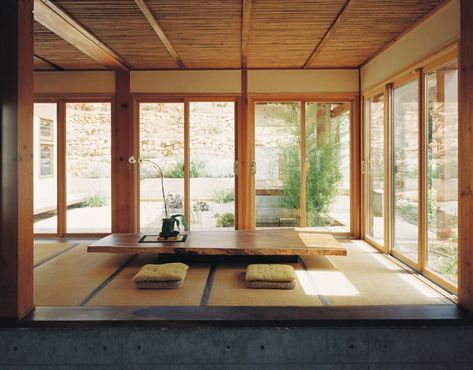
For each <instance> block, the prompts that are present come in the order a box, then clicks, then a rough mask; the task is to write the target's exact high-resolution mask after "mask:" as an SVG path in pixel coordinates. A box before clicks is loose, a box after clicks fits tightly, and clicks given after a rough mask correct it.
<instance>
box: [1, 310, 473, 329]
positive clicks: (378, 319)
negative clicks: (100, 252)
mask: <svg viewBox="0 0 473 370" xmlns="http://www.w3.org/2000/svg"><path fill="white" fill-rule="evenodd" d="M381 324H382V325H400V324H406V325H433V324H435V325H438V324H448V325H450V324H461V325H465V324H467V325H473V315H472V314H469V313H468V312H466V311H463V310H462V309H461V308H460V307H459V306H456V305H409V306H407V305H403V306H350V307H349V306H339V307H334V306H332V307H324V306H322V307H201V306H196V307H182V306H181V307H174V306H171V307H130V306H121V307H120V306H102V307H87V306H86V307H37V308H36V310H35V311H33V312H32V313H31V314H29V315H28V316H27V317H26V318H25V319H23V320H1V321H0V327H76V326H79V327H97V326H106V327H116V326H118V327H121V326H124V327H135V326H136V327H202V326H223V327H227V326H235V325H236V326H245V327H253V326H278V327H281V326H284V327H289V326H327V325H329V326H347V325H349V326H364V325H376V326H377V325H381Z"/></svg>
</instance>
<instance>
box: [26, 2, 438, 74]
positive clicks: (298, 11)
mask: <svg viewBox="0 0 473 370" xmlns="http://www.w3.org/2000/svg"><path fill="white" fill-rule="evenodd" d="M243 1H245V2H246V4H247V7H246V9H247V10H248V13H247V17H249V18H246V19H249V23H247V24H248V25H249V26H248V27H247V29H246V32H247V35H248V37H247V39H246V40H247V41H243V42H244V43H246V42H247V44H246V45H245V47H243V50H247V52H246V59H245V60H246V65H247V68H249V69H252V68H255V69H259V68H261V69H264V68H294V69H300V68H303V67H304V66H305V67H306V68H322V67H328V68H337V67H358V66H359V65H360V64H362V63H363V62H364V61H365V60H367V59H368V58H369V57H371V56H372V55H373V54H374V53H376V52H377V51H378V50H379V49H381V48H382V47H383V46H384V45H386V44H388V43H389V42H390V41H392V40H393V39H394V38H396V37H397V36H398V35H399V34H401V33H402V32H403V31H405V30H406V29H407V28H409V27H410V26H412V25H413V24H415V23H416V22H417V21H419V20H420V19H421V18H422V17H424V16H425V15H426V14H428V13H429V12H430V11H432V10H433V9H434V8H435V7H436V6H438V5H439V4H440V3H443V1H442V0H396V1H392V0H351V1H347V0H291V1H288V0H200V1H199V0H179V1H176V0H136V1H135V0H108V1H107V0H81V1H77V0H52V1H49V3H50V4H53V5H57V6H58V7H59V9H60V10H61V11H63V12H64V13H65V14H66V15H67V16H69V17H71V18H72V19H73V20H74V21H76V22H77V24H78V25H79V27H82V29H84V30H86V31H87V32H88V33H89V34H91V35H92V36H93V37H95V39H96V40H98V41H99V42H100V43H101V44H103V45H105V46H106V47H108V49H109V50H111V52H112V53H114V55H115V56H116V57H118V58H119V59H120V60H121V61H122V62H124V64H125V65H126V66H127V67H129V68H130V69H132V70H139V69H178V68H186V69H239V68H241V66H242V60H243V59H244V58H243V56H242V18H243V6H242V2H243ZM37 2H44V3H48V2H47V1H45V0H35V3H37ZM139 3H141V4H139ZM139 5H140V6H139ZM143 8H145V9H144V10H143ZM146 11H149V12H150V14H151V21H150V20H149V19H147V18H146V17H145V15H144V14H145V12H146ZM153 23H154V25H153ZM157 30H158V31H157ZM160 31H162V33H161V34H159V32H160ZM243 31H244V30H243ZM56 33H58V32H57V30H56ZM79 34H80V32H79ZM59 36H61V35H59ZM59 36H58V35H56V34H54V33H53V32H51V31H50V30H48V29H47V28H46V27H44V26H42V25H41V24H39V23H37V22H36V23H35V68H36V69H39V70H50V69H65V70H74V69H84V70H89V69H103V68H107V65H106V63H100V61H97V58H95V60H94V59H92V57H89V56H88V55H86V54H85V53H84V52H83V51H81V50H79V49H78V48H76V47H75V46H73V45H72V44H70V43H68V42H66V41H64V40H63V39H61V37H59ZM64 38H67V37H64ZM82 50H83V49H82ZM89 55H92V54H89ZM95 55H96V54H95ZM108 67H110V66H108Z"/></svg>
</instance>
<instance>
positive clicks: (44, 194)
mask: <svg viewBox="0 0 473 370" xmlns="http://www.w3.org/2000/svg"><path fill="white" fill-rule="evenodd" d="M33 116H34V118H33V130H34V131H33V139H34V147H33V148H34V150H33V156H34V159H35V160H34V166H33V179H34V209H33V210H34V233H35V234H56V233H57V226H58V219H57V185H58V180H57V177H58V171H57V149H58V141H57V103H35V104H34V113H33Z"/></svg>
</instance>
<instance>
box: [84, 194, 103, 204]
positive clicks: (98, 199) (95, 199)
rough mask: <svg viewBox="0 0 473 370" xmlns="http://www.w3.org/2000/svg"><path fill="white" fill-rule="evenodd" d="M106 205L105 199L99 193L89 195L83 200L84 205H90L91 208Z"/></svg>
mask: <svg viewBox="0 0 473 370" xmlns="http://www.w3.org/2000/svg"><path fill="white" fill-rule="evenodd" d="M106 205H107V200H106V199H105V197H104V196H103V195H102V194H100V193H96V194H93V195H89V196H88V197H87V199H86V200H85V201H84V202H83V206H84V207H91V208H100V207H104V206H106Z"/></svg>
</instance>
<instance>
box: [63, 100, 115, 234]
mask: <svg viewBox="0 0 473 370" xmlns="http://www.w3.org/2000/svg"><path fill="white" fill-rule="evenodd" d="M110 113H111V104H110V103H67V104H66V179H67V186H66V188H67V191H66V202H67V214H66V225H67V232H68V233H106V232H110V231H111V225H112V222H111V116H110Z"/></svg>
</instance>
